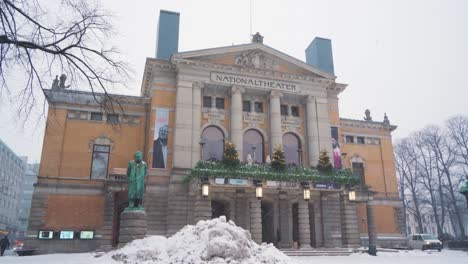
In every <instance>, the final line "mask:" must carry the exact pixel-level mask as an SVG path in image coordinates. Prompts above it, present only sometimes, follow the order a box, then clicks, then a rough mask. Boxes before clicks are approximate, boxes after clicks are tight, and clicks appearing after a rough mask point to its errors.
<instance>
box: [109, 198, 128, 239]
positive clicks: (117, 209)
mask: <svg viewBox="0 0 468 264" xmlns="http://www.w3.org/2000/svg"><path fill="white" fill-rule="evenodd" d="M127 207H128V193H127V192H126V191H121V192H116V193H115V194H114V219H113V223H112V246H113V247H117V245H118V244H119V230H120V214H121V213H122V212H123V210H125V208H127Z"/></svg>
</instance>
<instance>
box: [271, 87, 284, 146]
mask: <svg viewBox="0 0 468 264" xmlns="http://www.w3.org/2000/svg"><path fill="white" fill-rule="evenodd" d="M282 96H283V93H281V92H278V91H272V92H271V93H270V134H271V136H270V137H271V140H270V149H271V154H273V149H274V148H275V146H276V145H282V144H283V138H282V136H283V135H282V134H283V133H282V129H281V107H280V106H281V102H280V98H281V97H282Z"/></svg>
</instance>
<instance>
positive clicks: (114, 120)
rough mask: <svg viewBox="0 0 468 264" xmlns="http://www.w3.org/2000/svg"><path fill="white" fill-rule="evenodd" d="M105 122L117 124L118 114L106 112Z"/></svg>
mask: <svg viewBox="0 0 468 264" xmlns="http://www.w3.org/2000/svg"><path fill="white" fill-rule="evenodd" d="M107 123H108V124H118V123H119V115H117V114H108V115H107Z"/></svg>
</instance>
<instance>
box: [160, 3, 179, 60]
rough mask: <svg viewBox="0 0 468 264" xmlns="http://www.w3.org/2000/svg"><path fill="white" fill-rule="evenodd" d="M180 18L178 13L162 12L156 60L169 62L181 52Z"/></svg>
mask: <svg viewBox="0 0 468 264" xmlns="http://www.w3.org/2000/svg"><path fill="white" fill-rule="evenodd" d="M179 17H180V14H179V13H177V12H171V11H166V10H161V11H160V12H159V22H158V32H157V38H156V58H157V59H160V60H169V59H170V58H171V55H172V54H174V53H177V52H178V51H179Z"/></svg>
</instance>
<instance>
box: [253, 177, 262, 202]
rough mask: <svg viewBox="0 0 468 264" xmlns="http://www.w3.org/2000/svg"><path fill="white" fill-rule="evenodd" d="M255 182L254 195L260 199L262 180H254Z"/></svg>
mask: <svg viewBox="0 0 468 264" xmlns="http://www.w3.org/2000/svg"><path fill="white" fill-rule="evenodd" d="M254 184H255V197H256V198H257V199H258V200H261V199H262V198H263V186H262V181H259V180H254Z"/></svg>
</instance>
